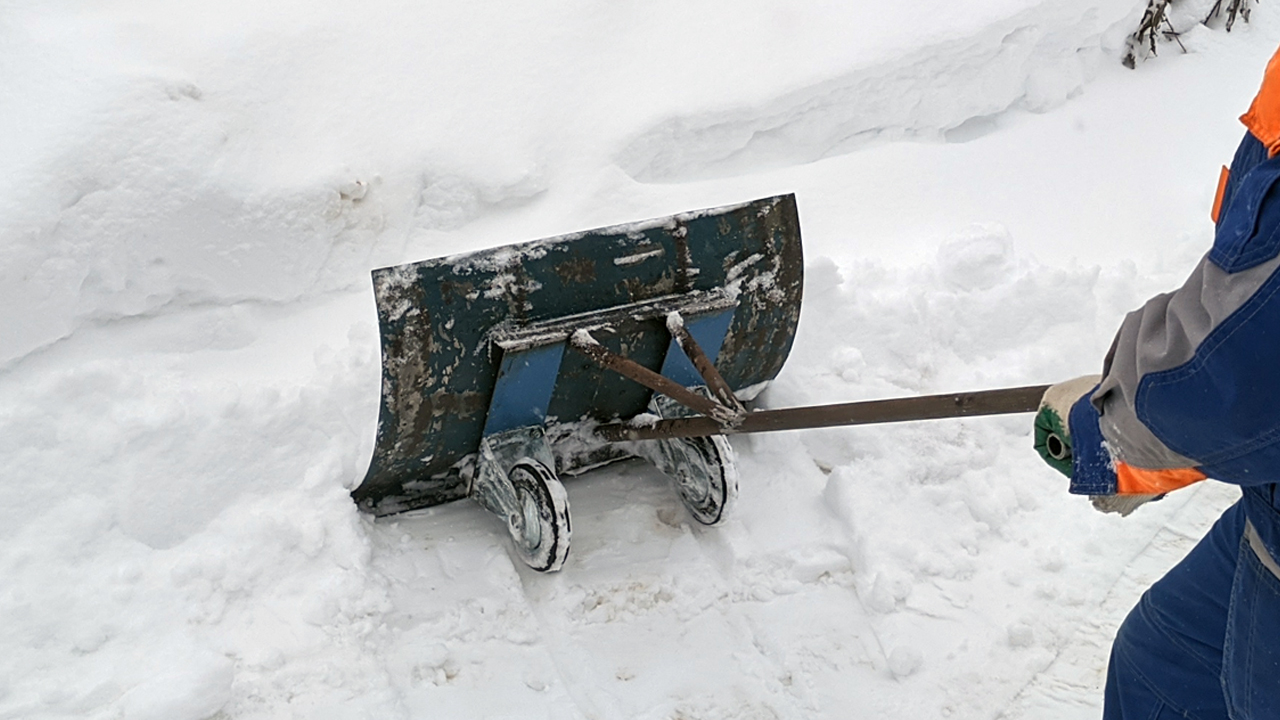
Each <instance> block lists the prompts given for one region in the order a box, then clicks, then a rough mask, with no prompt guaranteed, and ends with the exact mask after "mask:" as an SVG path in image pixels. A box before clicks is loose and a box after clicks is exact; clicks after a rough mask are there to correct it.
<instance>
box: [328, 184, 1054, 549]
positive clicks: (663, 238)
mask: <svg viewBox="0 0 1280 720" xmlns="http://www.w3.org/2000/svg"><path fill="white" fill-rule="evenodd" d="M803 266H804V262H803V254H802V250H801V243H800V224H799V218H798V215H797V212H796V204H795V196H793V195H783V196H777V197H772V198H765V199H762V200H756V201H754V202H750V203H745V204H741V205H734V206H728V207H721V208H713V209H709V210H702V211H696V212H691V213H684V214H681V215H675V216H672V217H668V218H660V219H656V220H650V221H646V222H640V223H633V224H629V225H620V226H615V227H610V228H603V229H599V230H593V231H588V232H584V233H577V234H573V235H566V236H562V237H557V238H550V239H547V240H540V241H534V242H529V243H523V244H519V245H511V246H506V247H501V248H495V249H492V250H485V251H480V252H477V253H471V254H467V255H459V256H453V257H446V258H437V259H433V260H426V261H423V262H419V263H413V264H409V265H400V266H396V267H390V268H383V269H380V270H375V271H374V272H373V284H374V292H375V298H376V301H377V307H378V320H379V325H380V327H381V333H382V405H381V408H380V412H379V418H378V432H377V440H376V444H375V449H374V453H373V459H372V461H371V462H370V466H369V470H368V472H367V473H366V475H365V478H364V480H363V481H362V482H361V484H360V485H359V487H357V488H356V489H355V490H354V491H353V492H352V497H353V498H354V499H355V500H356V502H357V503H358V505H359V506H360V508H361V509H363V510H365V511H369V512H373V513H375V514H377V515H387V514H392V513H398V512H403V511H407V510H414V509H419V508H425V507H430V506H433V505H439V504H442V503H446V502H451V501H453V500H458V499H461V498H464V497H471V498H473V499H475V500H476V501H477V502H479V504H480V505H481V506H483V507H484V508H485V509H486V510H488V511H489V512H491V513H493V514H494V515H496V516H498V517H499V518H500V519H501V520H502V521H503V522H505V524H506V525H507V530H508V532H509V533H510V535H511V538H512V540H513V543H514V545H515V549H516V551H517V554H518V555H519V556H520V557H521V559H522V560H523V561H524V562H525V563H526V564H528V565H529V566H530V567H532V568H533V569H535V570H539V571H554V570H557V569H559V568H560V566H561V565H562V564H563V563H564V561H565V559H566V557H567V553H568V550H569V539H570V535H571V520H570V516H569V507H568V499H567V495H566V493H565V490H564V486H563V485H562V484H561V482H560V479H559V476H560V475H565V474H576V473H579V472H583V471H585V470H589V469H591V468H593V467H598V466H600V465H602V464H605V463H607V462H612V461H614V460H618V459H623V458H627V457H642V458H644V459H646V460H648V461H650V462H651V463H653V464H654V465H656V466H657V467H658V469H659V470H661V471H662V472H663V473H664V474H666V475H667V476H669V477H670V478H672V479H673V481H674V485H675V489H676V491H677V493H678V494H679V497H680V499H681V501H682V502H683V503H684V505H685V507H686V508H687V509H688V510H689V512H690V514H691V515H692V516H693V517H694V519H695V520H697V521H698V522H700V523H702V524H704V525H715V524H718V523H719V522H721V521H722V520H723V519H724V517H725V513H726V509H727V508H728V506H729V505H731V504H732V501H733V498H734V497H735V495H736V493H737V469H736V466H735V464H734V460H733V451H732V448H731V447H730V445H729V443H728V440H727V438H726V437H725V436H726V435H728V434H734V433H741V432H764V431H770V430H787V429H799V428H811V427H828V426H834V425H854V424H860V423H878V422H895V421H902V420H920V419H930V418H943V417H955V416H960V415H988V414H1001V413H1013V412H1029V411H1034V410H1035V409H1036V407H1037V406H1038V403H1039V401H1040V397H1041V396H1042V395H1043V393H1044V390H1045V388H1046V387H1047V386H1032V387H1022V388H1011V389H1007V390H994V391H984V392H971V393H961V394H952V395H936V396H928V397H917V398H904V399H897V400H881V401H869V402H859V403H845V404H841V405H826V406H817V407H807V408H789V409H783V410H761V411H751V410H748V409H747V408H746V407H745V406H744V404H743V402H742V400H740V398H741V397H754V394H755V393H756V392H758V391H759V389H760V388H762V387H763V385H764V384H765V383H766V382H768V381H769V380H772V379H773V378H774V377H776V376H777V374H778V372H779V371H780V370H781V368H782V365H783V363H784V362H785V360H786V358H787V355H788V353H789V352H790V349H791V343H792V339H793V338H794V336H795V330H796V325H797V322H798V320H799V315H800V301H801V291H802V285H803V273H804V269H803ZM566 348H568V349H570V350H571V351H572V352H568V353H566V352H565V349H566Z"/></svg>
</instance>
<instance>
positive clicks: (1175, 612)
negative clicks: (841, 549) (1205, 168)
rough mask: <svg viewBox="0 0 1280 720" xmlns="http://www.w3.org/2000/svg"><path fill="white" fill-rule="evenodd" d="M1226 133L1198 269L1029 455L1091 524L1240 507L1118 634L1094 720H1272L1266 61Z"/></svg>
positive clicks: (1278, 409)
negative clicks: (1226, 148) (1184, 491)
mask: <svg viewBox="0 0 1280 720" xmlns="http://www.w3.org/2000/svg"><path fill="white" fill-rule="evenodd" d="M1241 121H1242V122H1243V123H1244V125H1245V127H1246V128H1247V132H1246V133H1245V136H1244V139H1243V140H1242V141H1241V143H1240V146H1239V148H1238V149H1237V150H1236V153H1235V157H1234V158H1233V159H1232V161H1231V166H1230V168H1229V169H1224V171H1223V173H1222V176H1221V178H1220V181H1219V184H1218V198H1217V199H1216V200H1215V202H1214V209H1213V220H1214V223H1215V233H1214V242H1213V246H1212V248H1211V249H1210V250H1209V252H1208V254H1207V255H1206V256H1205V257H1204V258H1203V259H1202V260H1201V261H1200V263H1199V264H1198V265H1197V266H1196V268H1195V270H1194V271H1193V272H1192V273H1191V276H1190V277H1189V278H1188V279H1187V281H1186V283H1184V284H1183V285H1182V287H1180V288H1178V289H1177V290H1175V291H1173V292H1171V293H1167V294H1164V295H1159V296H1156V297H1154V298H1152V299H1151V300H1149V301H1148V302H1147V303H1146V304H1145V305H1144V306H1143V307H1142V308H1140V309H1139V310H1136V311H1134V312H1132V313H1130V314H1129V315H1128V316H1127V317H1126V318H1125V319H1124V322H1123V323H1122V324H1121V326H1120V330H1119V332H1118V333H1117V335H1116V337H1115V340H1114V341H1113V343H1112V345H1111V349H1110V351H1109V352H1108V353H1107V355H1106V358H1105V360H1104V361H1103V368H1102V374H1101V375H1100V376H1092V377H1084V378H1077V379H1075V380H1069V381H1067V382H1063V383H1059V384H1057V385H1054V386H1051V387H1050V388H1049V390H1048V391H1047V392H1046V393H1045V395H1044V399H1043V401H1042V403H1041V405H1040V410H1039V412H1038V413H1037V415H1036V421H1035V444H1036V449H1037V450H1038V451H1039V453H1040V455H1041V456H1042V457H1043V458H1044V459H1045V461H1046V462H1048V463H1049V464H1050V465H1051V466H1053V467H1054V468H1056V469H1058V470H1060V471H1061V472H1063V473H1064V474H1066V475H1067V476H1068V477H1069V478H1070V491H1071V492H1072V493H1076V494H1082V495H1088V496H1090V497H1091V498H1092V500H1093V504H1094V505H1095V507H1097V508H1098V509H1100V510H1103V511H1106V512H1118V513H1120V514H1122V515H1127V514H1128V513H1130V512H1132V511H1133V510H1134V509H1135V508H1137V507H1139V506H1140V505H1142V504H1143V503H1145V502H1148V501H1150V500H1152V499H1157V498H1160V497H1162V496H1164V495H1165V494H1166V493H1169V492H1172V491H1174V490H1177V489H1179V488H1182V487H1186V486H1187V485H1190V484H1192V483H1195V482H1199V481H1201V480H1204V479H1205V478H1213V479H1215V480H1219V481H1223V482H1228V483H1233V484H1236V485H1239V486H1240V488H1241V491H1242V497H1241V499H1240V500H1239V501H1238V502H1237V503H1235V504H1234V505H1233V506H1232V507H1231V508H1229V509H1228V510H1227V511H1226V512H1225V513H1223V515H1222V517H1221V518H1219V519H1218V521H1217V522H1216V523H1215V524H1214V526H1213V527H1212V529H1210V530H1209V532H1208V534H1207V535H1206V536H1205V537H1204V538H1203V539H1202V540H1201V541H1200V543H1199V544H1197V545H1196V546H1195V548H1194V549H1192V551H1191V552H1190V553H1189V554H1188V555H1187V557H1186V558H1185V559H1183V560H1182V561H1181V562H1180V563H1179V564H1178V565H1176V566H1175V567H1174V568H1173V569H1172V570H1170V571H1169V572H1168V574H1166V575H1165V576H1164V577H1163V578H1161V579H1160V580H1159V581H1158V582H1156V583H1155V584H1154V585H1153V586H1152V587H1151V588H1150V589H1148V590H1147V592H1146V593H1145V594H1143V596H1142V598H1141V599H1140V600H1139V601H1138V604H1137V605H1136V606H1135V607H1134V608H1133V610H1132V611H1131V612H1130V613H1129V616H1128V617H1127V618H1126V619H1125V621H1124V623H1123V624H1122V625H1121V626H1120V629H1119V630H1118V631H1117V633H1116V637H1115V640H1114V642H1113V644H1112V649H1111V657H1110V661H1109V664H1108V668H1107V680H1106V687H1105V691H1104V699H1103V718H1104V720H1136V719H1140V720H1163V719H1165V718H1197V719H1199V720H1211V719H1213V718H1230V720H1277V719H1280V565H1278V564H1277V559H1278V558H1280V491H1278V490H1277V488H1278V487H1280V50H1278V51H1277V53H1276V55H1275V56H1274V57H1272V59H1271V61H1270V63H1268V65H1267V69H1266V72H1265V74H1264V78H1263V82H1262V87H1261V89H1260V90H1259V92H1258V94H1257V96H1256V98H1255V99H1254V101H1253V103H1252V105H1251V106H1250V108H1249V110H1248V112H1247V113H1245V114H1244V115H1243V116H1242V117H1241Z"/></svg>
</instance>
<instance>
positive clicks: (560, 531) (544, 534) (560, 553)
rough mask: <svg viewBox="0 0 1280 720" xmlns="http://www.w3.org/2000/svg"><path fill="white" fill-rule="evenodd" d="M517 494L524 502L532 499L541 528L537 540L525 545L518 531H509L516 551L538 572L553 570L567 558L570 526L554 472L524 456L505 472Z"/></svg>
mask: <svg viewBox="0 0 1280 720" xmlns="http://www.w3.org/2000/svg"><path fill="white" fill-rule="evenodd" d="M507 477H508V479H509V480H510V481H511V485H512V487H514V488H515V491H516V497H517V498H519V499H520V500H521V502H522V503H523V502H524V501H525V500H526V499H529V500H532V501H533V504H534V506H535V507H536V508H537V515H538V524H539V526H540V528H541V531H540V533H539V535H540V537H539V542H538V544H537V545H536V546H534V547H528V546H527V545H526V544H525V542H524V541H523V538H521V537H517V531H516V529H515V528H513V527H510V526H509V527H508V529H509V530H510V531H511V539H512V541H513V543H512V544H513V545H515V549H516V554H517V555H519V556H520V559H521V560H523V561H524V563H525V564H526V565H528V566H529V567H531V568H533V569H534V570H536V571H538V572H555V571H557V570H559V569H560V568H561V567H562V566H563V565H564V562H565V560H566V559H567V558H568V557H569V538H570V535H571V534H572V528H571V527H570V522H569V496H568V494H567V493H565V490H564V485H562V484H560V480H559V478H557V477H556V474H555V472H554V471H552V470H551V469H550V468H548V467H547V466H545V465H543V464H542V463H540V462H538V461H537V460H532V459H525V460H521V461H520V462H518V463H516V464H515V466H513V467H512V468H511V471H510V472H509V473H507Z"/></svg>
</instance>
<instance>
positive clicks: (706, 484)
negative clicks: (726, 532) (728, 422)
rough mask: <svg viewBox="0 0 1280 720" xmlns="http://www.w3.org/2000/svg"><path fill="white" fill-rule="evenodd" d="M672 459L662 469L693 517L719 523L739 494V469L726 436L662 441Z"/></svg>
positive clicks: (666, 452)
mask: <svg viewBox="0 0 1280 720" xmlns="http://www.w3.org/2000/svg"><path fill="white" fill-rule="evenodd" d="M659 442H661V443H663V444H665V445H666V447H665V448H663V450H664V454H666V455H667V456H668V458H669V460H670V462H669V465H668V466H667V467H663V468H662V469H663V470H664V471H666V472H667V474H668V475H670V476H671V478H672V479H673V480H675V483H676V491H677V492H679V493H680V501H681V502H683V503H684V506H685V507H686V508H688V510H689V514H690V515H693V519H694V520H697V521H698V522H699V523H701V524H703V525H719V524H720V523H721V522H722V521H724V519H725V518H726V517H728V515H727V512H728V509H729V506H731V505H732V504H733V501H734V499H735V498H736V497H737V496H738V470H737V466H736V465H735V464H734V461H733V448H732V447H730V445H729V440H728V439H727V438H725V437H724V436H723V435H712V436H710V437H695V438H674V439H671V440H660V441H659Z"/></svg>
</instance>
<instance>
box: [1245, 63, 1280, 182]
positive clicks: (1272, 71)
mask: <svg viewBox="0 0 1280 720" xmlns="http://www.w3.org/2000/svg"><path fill="white" fill-rule="evenodd" d="M1240 122H1242V123H1244V126H1245V127H1247V128H1249V132H1251V133H1253V136H1254V137H1256V138H1258V140H1260V141H1261V142H1262V144H1263V145H1266V146H1267V155H1268V157H1275V155H1276V153H1277V152H1280V50H1277V51H1276V54H1275V55H1273V56H1272V57H1271V60H1270V61H1269V62H1268V63H1267V71H1266V73H1265V74H1264V75H1263V76H1262V87H1261V88H1259V89H1258V95H1257V96H1256V97H1254V99H1253V104H1252V105H1250V106H1249V112H1246V113H1245V114H1244V115H1241V116H1240Z"/></svg>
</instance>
